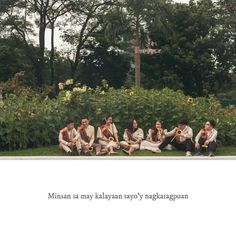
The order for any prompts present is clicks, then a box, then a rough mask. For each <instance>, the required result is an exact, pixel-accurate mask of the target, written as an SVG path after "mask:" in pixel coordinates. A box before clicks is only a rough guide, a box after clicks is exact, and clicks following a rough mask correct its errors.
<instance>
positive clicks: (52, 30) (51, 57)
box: [50, 21, 58, 87]
mask: <svg viewBox="0 0 236 236" xmlns="http://www.w3.org/2000/svg"><path fill="white" fill-rule="evenodd" d="M54 23H55V22H54V21H52V22H51V53H50V71H51V85H54V83H55V87H57V84H58V83H57V81H55V69H54V55H55V49H54Z"/></svg>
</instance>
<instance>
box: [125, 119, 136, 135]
mask: <svg viewBox="0 0 236 236" xmlns="http://www.w3.org/2000/svg"><path fill="white" fill-rule="evenodd" d="M134 121H136V122H137V124H138V121H137V120H135V119H132V120H131V121H130V122H129V124H128V125H127V127H126V129H127V130H128V131H130V132H132V133H134V132H135V131H136V130H137V129H138V127H137V128H134Z"/></svg>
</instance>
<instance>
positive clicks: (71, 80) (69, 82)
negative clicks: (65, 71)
mask: <svg viewBox="0 0 236 236" xmlns="http://www.w3.org/2000/svg"><path fill="white" fill-rule="evenodd" d="M73 83H74V80H73V79H68V80H67V81H66V85H71V84H73Z"/></svg>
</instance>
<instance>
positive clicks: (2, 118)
mask: <svg viewBox="0 0 236 236" xmlns="http://www.w3.org/2000/svg"><path fill="white" fill-rule="evenodd" d="M0 110H1V113H0V149H1V150H4V149H9V150H13V149H23V148H28V147H39V146H45V145H50V144H53V143H54V144H55V143H57V137H58V130H59V129H60V128H62V127H63V125H64V122H65V119H66V115H67V113H66V103H65V102H64V101H63V100H62V98H60V97H58V98H57V99H48V98H45V99H41V97H39V96H37V95H35V96H33V97H32V96H28V95H27V94H19V95H14V94H10V95H7V97H6V98H5V99H4V102H3V104H2V103H0Z"/></svg>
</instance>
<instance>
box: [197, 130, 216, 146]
mask: <svg viewBox="0 0 236 236" xmlns="http://www.w3.org/2000/svg"><path fill="white" fill-rule="evenodd" d="M206 134H207V139H206V140H207V141H209V142H213V141H215V142H216V137H217V134H218V132H217V130H216V129H212V130H210V131H206ZM200 138H201V130H200V131H199V132H198V134H197V136H196V137H195V142H196V143H198V142H199V139H200Z"/></svg>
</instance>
